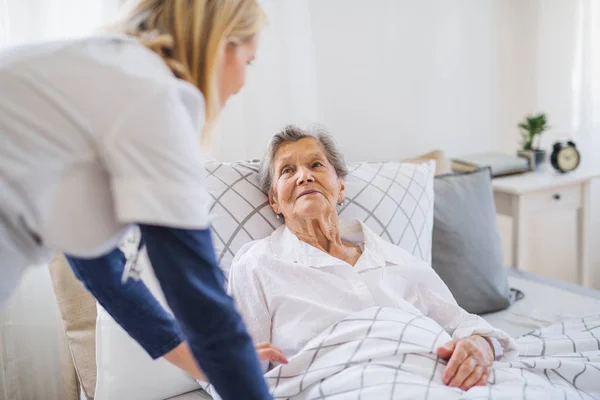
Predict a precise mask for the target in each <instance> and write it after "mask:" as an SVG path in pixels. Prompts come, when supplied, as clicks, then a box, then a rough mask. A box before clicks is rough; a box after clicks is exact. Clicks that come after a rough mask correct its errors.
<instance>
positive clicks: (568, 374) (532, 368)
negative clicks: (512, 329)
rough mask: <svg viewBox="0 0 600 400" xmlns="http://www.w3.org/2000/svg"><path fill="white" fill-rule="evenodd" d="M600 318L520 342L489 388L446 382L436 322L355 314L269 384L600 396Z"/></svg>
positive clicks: (358, 391) (288, 395) (314, 394)
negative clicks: (513, 358) (466, 387)
mask: <svg viewBox="0 0 600 400" xmlns="http://www.w3.org/2000/svg"><path fill="white" fill-rule="evenodd" d="M599 338H600V315H592V316H588V317H585V318H578V319H571V320H566V321H564V322H563V323H560V324H556V325H552V326H550V327H546V328H543V329H541V330H537V331H534V332H531V333H529V334H527V335H524V336H522V337H520V338H518V339H517V343H518V344H519V357H518V359H517V360H516V361H512V362H502V361H497V362H495V363H494V367H493V372H492V374H490V378H489V384H488V385H487V386H485V387H474V388H472V389H470V390H468V391H466V392H465V391H462V390H460V389H456V388H449V387H447V386H445V385H444V384H443V383H442V373H443V371H444V368H445V365H446V361H444V360H441V359H439V358H438V357H437V356H436V355H435V350H436V349H437V347H439V346H441V345H443V344H445V343H446V342H448V341H450V340H451V338H450V336H449V335H448V334H447V333H446V332H445V331H444V330H443V329H442V328H441V327H440V326H439V325H438V324H437V323H436V322H434V321H433V320H431V319H429V318H426V317H424V316H422V315H413V314H410V313H407V312H405V311H402V310H399V309H393V308H384V307H373V308H369V309H367V310H363V311H361V312H358V313H355V314H352V315H350V316H348V317H347V318H345V319H343V320H342V321H340V322H338V323H336V324H334V325H332V326H331V327H329V328H328V329H326V330H325V331H324V332H322V333H321V334H320V335H319V336H317V337H315V338H314V339H313V340H311V341H310V342H309V343H307V344H306V346H305V347H304V348H303V349H302V350H301V351H300V352H299V353H298V354H297V355H295V356H294V357H292V358H290V360H289V364H286V365H279V366H277V367H276V368H274V369H272V370H271V371H269V372H268V373H267V374H266V375H265V378H266V379H267V382H268V383H269V385H270V386H271V388H272V393H273V396H274V397H275V399H294V400H300V399H315V400H316V399H323V400H338V399H339V400H341V399H363V400H385V399H390V400H391V399H517V398H518V399H555V398H556V399H565V398H568V399H571V398H573V399H593V398H600V339H599Z"/></svg>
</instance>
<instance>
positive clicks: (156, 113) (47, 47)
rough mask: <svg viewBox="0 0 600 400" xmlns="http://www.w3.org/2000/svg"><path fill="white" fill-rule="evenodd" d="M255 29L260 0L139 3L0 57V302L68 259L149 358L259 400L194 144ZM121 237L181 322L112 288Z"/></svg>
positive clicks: (261, 387) (236, 78) (239, 76)
mask: <svg viewBox="0 0 600 400" xmlns="http://www.w3.org/2000/svg"><path fill="white" fill-rule="evenodd" d="M263 23H264V14H263V11H262V9H261V8H260V6H259V4H258V1H257V0H139V1H138V2H137V4H135V6H134V7H132V8H131V9H130V10H129V11H128V12H127V14H126V15H125V16H124V17H123V19H122V20H121V21H120V23H119V24H117V25H116V27H114V29H113V30H114V31H115V32H112V33H111V34H110V35H104V36H97V37H88V38H83V39H77V40H68V41H60V42H54V43H43V44H34V45H29V46H25V47H20V48H15V49H12V50H9V51H7V52H4V53H0V93H2V96H0V303H1V302H3V301H4V300H6V299H7V298H8V296H9V295H10V293H11V292H12V291H13V289H14V288H15V286H16V285H17V283H18V281H19V279H20V276H21V275H22V273H23V271H24V270H25V269H26V268H27V267H28V266H30V265H39V264H46V263H47V262H48V261H49V260H50V256H51V254H52V253H53V252H55V251H60V252H64V253H66V254H67V255H69V261H70V264H71V266H72V268H73V270H74V272H75V274H76V275H77V276H78V278H79V279H80V280H81V281H82V282H83V284H84V285H85V286H86V287H87V288H88V289H89V290H90V292H91V293H92V294H93V295H94V296H95V297H96V298H97V299H98V301H99V302H100V303H101V304H102V305H103V306H104V308H106V309H107V310H108V312H109V313H111V314H112V316H113V317H114V318H115V320H116V321H117V322H118V323H120V324H121V325H122V326H123V328H124V329H125V330H126V331H128V332H129V334H130V335H131V336H132V337H133V338H134V339H136V340H137V341H138V342H139V343H140V345H141V346H143V347H144V349H146V351H147V352H148V353H149V354H150V355H151V356H152V357H154V358H156V357H160V356H165V358H167V359H168V360H170V361H171V362H173V363H175V364H176V365H178V366H180V367H182V368H184V369H185V370H187V371H188V372H189V373H190V374H192V375H193V376H195V377H202V375H201V373H200V370H199V369H198V366H197V364H196V363H195V361H194V358H193V357H192V355H191V354H192V353H193V355H194V356H195V359H196V360H198V362H199V364H200V366H201V367H202V369H203V371H204V372H205V373H206V375H207V378H208V379H209V380H210V381H211V383H212V384H213V385H214V386H215V388H216V389H217V391H218V392H219V394H220V395H221V397H223V398H224V399H242V398H243V399H267V398H270V395H269V393H268V388H267V386H266V384H265V382H264V380H263V378H262V375H261V370H260V368H259V361H258V357H257V354H256V350H255V349H254V347H253V344H252V342H251V340H250V338H249V336H248V334H247V332H246V328H245V326H244V324H243V323H242V321H241V319H240V317H239V315H238V314H237V313H236V312H235V309H234V306H233V302H232V300H231V298H230V297H228V296H227V295H226V293H225V291H224V288H223V285H224V281H223V276H222V274H221V272H220V270H219V269H218V266H217V263H216V260H215V254H214V250H213V247H212V243H211V237H210V233H209V230H208V226H209V222H208V218H207V211H208V207H207V205H208V202H209V196H208V195H207V192H206V191H205V189H204V187H203V181H202V171H203V168H202V158H201V148H200V134H201V132H202V135H203V138H206V137H207V136H208V134H209V132H210V127H211V126H212V124H213V122H214V121H215V118H216V117H217V115H218V114H219V111H220V110H221V108H222V107H223V105H224V104H225V102H226V101H227V99H228V98H229V97H230V96H231V95H233V94H234V93H236V92H237V91H238V90H239V89H240V88H241V87H242V86H243V85H244V80H245V73H246V67H247V65H248V64H249V63H251V61H252V60H253V59H254V57H255V52H256V47H257V44H258V34H259V32H260V30H261V28H262V26H263ZM113 33H114V34H113ZM131 225H138V226H139V227H140V230H141V232H142V238H143V241H144V242H145V246H146V248H147V251H148V255H149V258H150V260H151V262H152V264H153V266H154V269H155V272H156V275H157V278H158V280H159V281H160V283H161V286H162V288H163V291H164V293H165V296H166V298H167V301H168V303H169V306H170V307H171V308H172V310H173V312H174V315H175V318H176V320H175V319H173V318H171V317H170V315H169V314H168V313H166V312H165V311H164V310H163V309H162V308H161V307H160V306H159V305H158V303H157V302H156V300H155V299H154V298H153V297H152V296H151V295H150V293H149V292H148V290H147V288H146V287H145V286H144V285H143V284H142V283H141V282H137V281H135V280H132V279H125V282H124V283H123V282H122V276H123V271H124V267H125V259H124V257H123V255H122V254H121V253H120V251H118V250H117V249H116V247H117V244H118V242H119V240H120V238H121V237H122V236H123V234H124V232H125V231H126V229H127V228H128V227H129V226H131ZM125 278H127V276H126V275H125ZM186 341H187V343H186ZM188 344H189V347H188ZM189 349H191V353H190V350H189ZM259 351H260V352H261V354H262V355H263V356H264V357H266V358H268V359H276V358H277V357H278V356H277V351H275V350H274V349H271V348H269V347H268V346H267V347H265V346H261V347H259ZM265 351H266V353H265Z"/></svg>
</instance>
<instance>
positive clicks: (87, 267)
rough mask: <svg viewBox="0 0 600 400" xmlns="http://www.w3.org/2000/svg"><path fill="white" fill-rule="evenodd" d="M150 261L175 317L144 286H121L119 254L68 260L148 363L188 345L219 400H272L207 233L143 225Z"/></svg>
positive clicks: (113, 253)
mask: <svg viewBox="0 0 600 400" xmlns="http://www.w3.org/2000/svg"><path fill="white" fill-rule="evenodd" d="M140 229H141V232H142V237H143V240H144V241H145V243H146V250H147V252H148V257H149V258H150V261H151V263H152V267H153V268H154V273H155V274H156V277H157V278H158V281H159V282H160V285H161V288H162V290H163V292H164V294H165V298H166V299H167V303H168V304H169V307H170V308H171V310H173V313H174V314H175V317H176V319H175V318H173V317H172V316H171V315H170V314H169V313H168V312H167V311H166V310H164V309H163V307H162V306H161V305H160V303H158V301H157V300H156V299H155V298H154V296H153V295H152V294H151V293H150V291H149V290H148V288H147V287H146V286H145V285H144V284H143V282H141V281H138V282H136V281H133V280H131V279H130V280H128V281H127V283H125V284H124V285H123V284H121V276H122V273H123V268H124V265H125V257H124V255H123V253H122V252H121V251H120V250H118V249H115V250H113V251H112V252H110V253H108V254H106V255H104V256H102V257H99V258H95V259H80V258H74V257H70V256H67V260H68V261H69V264H70V265H71V268H72V269H73V272H74V273H75V275H76V276H77V278H78V279H79V280H81V281H82V282H83V284H84V285H85V287H86V288H87V289H88V290H89V291H90V292H91V293H92V294H93V295H94V297H96V299H97V300H98V302H99V303H100V304H101V305H102V307H104V309H105V310H106V311H107V312H108V313H109V314H110V315H111V316H112V317H113V318H114V319H115V321H116V322H117V323H118V324H119V325H121V326H122V327H123V329H125V331H127V332H128V333H129V335H131V336H132V337H133V338H134V339H135V340H136V341H137V342H138V343H139V344H140V345H141V346H142V347H143V348H144V349H145V350H146V351H147V352H148V354H150V356H151V357H153V358H157V357H160V356H162V355H164V354H165V353H167V352H168V351H170V350H172V349H173V348H175V347H176V346H177V345H178V344H179V343H181V342H182V341H183V340H187V341H188V343H189V345H190V348H191V349H192V353H193V354H194V357H195V358H196V360H198V363H199V364H200V367H201V368H202V370H203V372H204V373H205V374H206V376H207V377H208V379H209V380H210V382H211V383H212V384H213V386H214V387H215V389H216V390H217V392H218V393H219V395H220V396H221V397H222V398H223V399H224V400H234V399H235V400H237V399H249V400H254V399H256V400H259V399H260V400H264V399H272V397H271V395H270V394H269V390H268V387H267V385H266V383H265V381H264V378H263V376H262V372H261V368H260V364H259V361H258V357H257V355H256V351H255V349H254V344H253V343H252V340H251V339H250V336H249V335H248V333H247V331H246V327H245V325H244V323H243V321H242V319H241V317H240V316H239V314H238V313H237V312H236V311H235V308H234V303H233V299H232V298H231V297H230V296H229V295H227V293H226V292H225V289H224V277H223V273H222V271H221V269H220V268H219V267H218V265H217V260H216V257H215V251H214V248H213V245H212V238H211V234H210V231H209V230H186V229H175V228H166V227H159V226H151V225H141V226H140Z"/></svg>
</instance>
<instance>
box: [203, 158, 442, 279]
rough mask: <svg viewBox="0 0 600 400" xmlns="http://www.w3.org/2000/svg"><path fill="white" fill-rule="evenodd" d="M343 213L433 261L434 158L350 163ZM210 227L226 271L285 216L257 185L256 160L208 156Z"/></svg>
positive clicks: (221, 263) (415, 253)
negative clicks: (245, 248)
mask: <svg viewBox="0 0 600 400" xmlns="http://www.w3.org/2000/svg"><path fill="white" fill-rule="evenodd" d="M348 167H349V171H350V172H349V174H348V176H346V179H345V186H346V190H345V193H346V198H345V201H344V205H343V206H342V208H341V209H340V210H339V215H340V217H341V218H344V219H353V218H356V219H359V220H361V221H363V222H365V223H366V225H367V226H369V228H371V229H373V230H374V231H375V232H376V233H377V234H379V235H380V236H382V237H383V238H385V239H386V240H388V241H390V242H392V243H394V244H396V245H398V246H400V247H402V248H404V249H406V250H407V251H408V252H409V253H411V254H413V255H415V256H417V257H419V258H421V259H422V260H424V261H426V262H427V263H428V264H430V263H431V232H432V225H433V176H434V173H435V162H433V161H429V162H426V163H424V164H418V165H417V164H410V163H399V162H381V163H369V162H362V163H353V164H349V165H348ZM206 169H207V172H208V176H207V179H206V182H207V183H206V184H207V188H208V191H209V192H210V194H211V196H212V198H213V200H214V203H213V206H212V207H211V215H212V222H211V224H212V230H213V239H214V245H215V250H216V252H217V259H218V262H219V265H220V266H221V268H222V269H223V271H224V272H225V276H227V275H228V273H229V269H230V267H231V261H232V260H233V256H234V255H235V254H236V252H237V251H238V250H239V249H240V248H241V247H242V245H244V244H245V243H248V242H249V241H252V240H256V239H261V238H264V237H266V236H268V235H270V234H271V232H273V231H274V230H275V229H277V227H278V226H280V225H281V224H283V221H281V220H278V219H277V218H276V216H275V213H274V212H273V210H271V207H270V206H269V201H268V198H267V195H266V194H265V193H263V192H262V191H261V190H260V189H259V184H258V162H257V161H250V162H237V163H223V162H209V163H207V165H206Z"/></svg>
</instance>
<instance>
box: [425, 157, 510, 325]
mask: <svg viewBox="0 0 600 400" xmlns="http://www.w3.org/2000/svg"><path fill="white" fill-rule="evenodd" d="M434 192H435V198H436V199H437V201H436V202H435V207H434V222H433V253H432V267H433V269H434V270H435V271H436V272H437V274H438V275H439V276H440V277H441V278H442V280H443V281H444V282H445V283H446V285H447V286H448V288H449V289H450V291H451V292H452V294H453V295H454V297H455V298H456V301H457V302H458V304H459V305H460V306H461V307H462V308H464V309H465V310H466V311H468V312H470V313H474V314H482V313H486V312H492V311H498V310H502V309H505V308H507V307H508V306H509V305H510V295H509V293H510V289H509V285H508V278H507V270H506V268H505V267H504V255H503V251H502V243H501V239H500V233H499V231H498V224H497V220H496V208H495V205H494V194H493V189H492V181H491V170H490V169H489V168H483V169H478V170H476V171H473V172H466V173H456V174H448V175H441V176H438V177H436V178H435V183H434Z"/></svg>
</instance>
